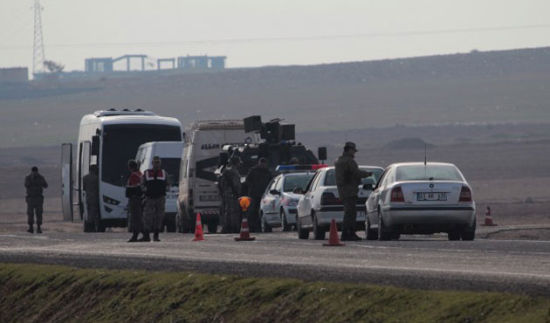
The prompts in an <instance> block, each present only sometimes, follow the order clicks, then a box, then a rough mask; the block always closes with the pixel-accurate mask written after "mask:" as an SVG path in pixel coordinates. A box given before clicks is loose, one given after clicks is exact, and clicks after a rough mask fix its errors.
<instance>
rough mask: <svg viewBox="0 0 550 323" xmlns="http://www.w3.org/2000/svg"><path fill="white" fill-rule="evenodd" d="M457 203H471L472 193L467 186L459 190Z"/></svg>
mask: <svg viewBox="0 0 550 323" xmlns="http://www.w3.org/2000/svg"><path fill="white" fill-rule="evenodd" d="M458 201H459V202H472V191H470V189H469V188H468V187H467V186H462V190H460V198H459V199H458Z"/></svg>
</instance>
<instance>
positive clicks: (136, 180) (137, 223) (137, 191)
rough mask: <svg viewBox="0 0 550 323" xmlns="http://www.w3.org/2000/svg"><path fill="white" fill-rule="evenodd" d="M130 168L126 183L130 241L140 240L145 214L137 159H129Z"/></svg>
mask: <svg viewBox="0 0 550 323" xmlns="http://www.w3.org/2000/svg"><path fill="white" fill-rule="evenodd" d="M128 170H129V171H130V176H129V177H128V182H127V183H126V197H127V198H128V218H129V219H128V220H129V221H130V231H131V232H132V237H131V238H130V240H128V242H136V241H138V239H137V237H138V234H139V233H140V232H142V231H143V216H142V209H141V197H142V193H143V192H142V190H141V177H142V174H141V172H140V171H139V169H138V165H137V163H136V161H135V160H133V159H131V160H129V161H128Z"/></svg>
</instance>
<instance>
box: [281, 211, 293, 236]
mask: <svg viewBox="0 0 550 323" xmlns="http://www.w3.org/2000/svg"><path fill="white" fill-rule="evenodd" d="M281 224H282V227H283V231H290V229H291V228H292V226H291V225H290V224H288V220H287V219H286V214H285V211H284V210H281Z"/></svg>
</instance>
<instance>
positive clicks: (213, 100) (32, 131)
mask: <svg viewBox="0 0 550 323" xmlns="http://www.w3.org/2000/svg"><path fill="white" fill-rule="evenodd" d="M548 88H550V47H547V48H536V49H518V50H508V51H495V52H472V53H468V54H455V55H441V56H429V57H418V58H404V59H392V60H380V61H370V62H353V63H340V64H326V65H314V66H285V67H263V68H249V69H229V70H226V71H224V72H218V73H204V74H180V75H174V74H171V75H155V74H144V75H143V77H140V78H136V77H133V78H127V79H120V78H118V79H101V80H98V81H94V82H80V83H78V82H76V83H75V82H72V83H66V82H62V83H55V82H50V83H33V84H31V85H30V86H29V87H27V88H13V87H12V88H7V87H4V88H3V89H0V110H1V111H2V121H1V125H2V127H0V147H17V146H31V145H32V146H36V145H57V144H59V143H61V142H64V141H73V140H74V139H75V137H76V132H77V129H78V122H79V120H80V118H81V116H82V115H83V114H85V113H88V112H91V111H94V110H97V109H102V108H106V107H142V108H147V109H151V110H153V111H155V112H157V113H159V114H162V115H168V116H174V117H177V118H179V119H180V120H181V121H182V122H183V123H184V124H189V123H190V122H192V121H193V120H196V119H209V118H241V117H243V116H247V115H250V114H261V115H263V116H264V118H265V119H267V118H270V117H283V118H286V119H287V120H289V121H291V122H294V123H296V124H297V131H298V132H312V131H327V130H340V131H341V130H349V129H366V128H372V127H389V126H394V125H433V124H447V123H451V124H453V123H475V124H483V123H507V122H511V121H513V122H535V121H536V122H538V123H548V122H550V107H549V102H550V91H548Z"/></svg>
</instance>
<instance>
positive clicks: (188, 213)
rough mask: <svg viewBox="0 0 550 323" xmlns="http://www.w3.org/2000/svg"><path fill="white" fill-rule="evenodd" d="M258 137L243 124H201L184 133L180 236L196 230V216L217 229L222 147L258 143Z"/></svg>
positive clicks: (210, 230)
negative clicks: (181, 233)
mask: <svg viewBox="0 0 550 323" xmlns="http://www.w3.org/2000/svg"><path fill="white" fill-rule="evenodd" d="M258 140H259V139H258V137H257V134H253V133H245V132H244V123H243V121H242V120H200V121H196V122H194V123H193V124H192V125H191V128H190V129H188V131H186V133H185V149H184V154H183V158H182V162H181V171H180V180H179V195H178V209H177V212H178V213H177V215H176V225H177V227H178V231H179V232H187V231H189V230H192V229H193V228H194V226H195V216H196V214H197V213H198V212H200V213H201V220H202V222H203V223H204V224H207V226H208V232H210V233H215V232H216V231H217V228H218V223H219V215H220V206H221V198H220V192H219V190H218V186H217V185H216V181H217V176H216V174H215V173H214V172H215V170H216V168H217V167H218V165H219V156H220V153H221V152H222V147H223V146H224V145H227V144H244V143H257V142H258Z"/></svg>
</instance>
